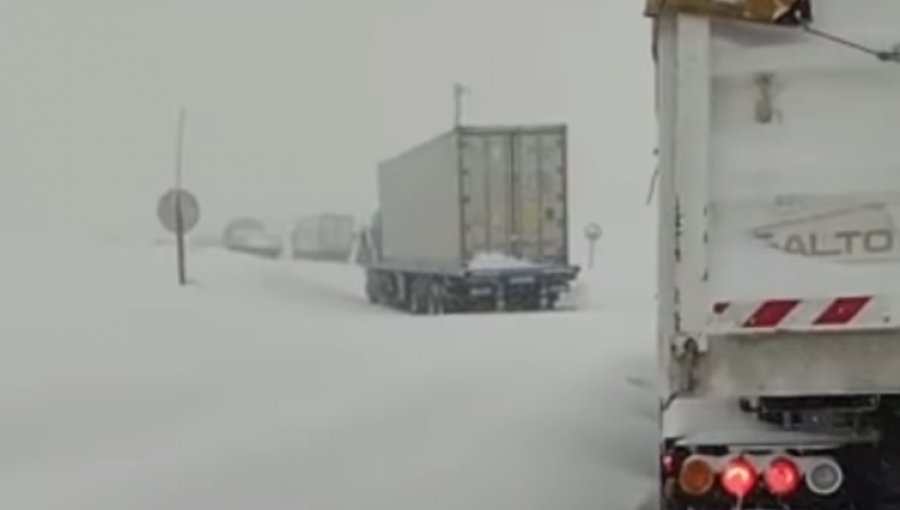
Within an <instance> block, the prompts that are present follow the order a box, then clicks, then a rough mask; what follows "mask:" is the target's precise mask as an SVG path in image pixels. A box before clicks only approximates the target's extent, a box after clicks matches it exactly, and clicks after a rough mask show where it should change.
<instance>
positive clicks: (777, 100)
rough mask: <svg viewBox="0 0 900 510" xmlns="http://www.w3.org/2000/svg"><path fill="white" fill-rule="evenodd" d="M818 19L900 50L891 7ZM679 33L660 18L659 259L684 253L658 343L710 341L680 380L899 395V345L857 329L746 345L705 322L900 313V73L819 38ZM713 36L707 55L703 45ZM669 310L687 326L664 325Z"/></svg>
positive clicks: (819, 5)
mask: <svg viewBox="0 0 900 510" xmlns="http://www.w3.org/2000/svg"><path fill="white" fill-rule="evenodd" d="M815 5H816V9H817V16H818V19H819V20H820V21H819V22H817V25H818V26H819V28H822V29H823V30H827V31H829V32H831V33H839V34H843V35H844V36H846V37H851V38H852V39H853V40H856V41H859V42H860V43H861V44H865V45H867V46H872V47H875V48H879V49H882V48H883V49H889V48H890V47H891V46H892V45H894V44H897V43H898V42H900V39H898V36H897V35H896V29H895V27H894V26H893V25H892V23H893V20H896V19H897V16H900V4H898V3H897V2H895V1H892V0H870V1H869V2H866V9H865V10H861V9H856V8H855V7H853V6H852V5H851V4H850V3H847V2H846V1H842V0H820V1H818V2H816V4H815ZM678 19H679V21H678V23H677V25H676V27H674V28H675V31H674V33H672V30H671V29H672V28H673V27H672V26H671V24H668V21H670V20H661V21H667V24H666V25H661V30H660V35H661V36H660V38H659V44H660V50H661V51H660V55H661V56H662V57H661V58H663V60H664V62H662V63H661V65H660V67H659V68H658V71H659V74H658V79H659V84H660V98H661V99H663V100H665V102H664V106H665V108H664V109H663V110H662V111H661V119H660V129H661V132H660V137H661V148H662V149H663V154H662V156H663V159H664V160H663V165H662V168H663V176H664V179H663V180H661V181H660V182H661V196H663V197H665V198H666V200H665V201H664V202H661V211H660V213H661V219H663V220H665V219H666V218H670V220H669V221H662V222H661V228H663V229H671V231H669V232H668V233H667V234H665V235H662V236H661V240H662V241H664V242H661V243H660V249H661V250H672V252H671V253H670V252H668V251H663V252H661V253H660V259H661V261H662V266H661V268H660V272H661V278H662V280H661V284H660V290H661V291H663V292H667V291H669V290H670V288H669V287H668V286H669V285H674V288H673V289H671V290H673V291H674V292H672V294H673V296H664V299H666V303H668V304H667V305H666V306H664V307H661V308H660V314H661V321H660V322H661V324H664V325H665V327H664V330H663V331H661V335H660V337H661V343H662V345H663V347H664V348H665V347H669V346H670V343H669V342H671V340H672V339H673V337H674V338H676V339H677V338H682V339H684V338H687V337H696V336H700V338H698V341H699V343H700V346H701V350H702V347H703V346H704V343H705V344H706V345H708V351H706V352H705V353H702V352H701V353H700V356H699V357H698V358H696V359H694V358H692V357H691V356H686V357H684V358H681V360H680V361H676V360H672V363H671V364H670V365H669V368H673V372H672V373H671V374H670V375H671V376H672V379H671V380H670V381H669V382H670V383H672V384H673V385H674V386H675V387H677V388H681V389H685V386H684V384H683V383H685V382H686V381H687V382H689V383H690V384H689V385H688V386H687V387H688V388H689V389H694V390H695V391H696V393H697V394H703V395H721V396H736V395H741V394H778V395H789V394H791V393H792V392H793V393H797V394H802V393H803V392H827V393H841V392H859V391H867V389H869V390H872V391H882V390H885V389H888V390H889V391H898V390H897V388H900V372H897V371H896V370H895V369H894V368H893V363H894V362H893V361H892V360H893V359H895V358H896V356H897V355H898V353H900V335H898V334H897V333H892V332H881V333H878V334H874V333H868V332H862V331H859V329H860V328H857V330H854V329H853V328H854V325H853V324H848V325H847V327H846V328H843V331H841V332H830V333H823V332H819V331H810V332H807V333H805V334H804V335H799V334H789V333H786V332H781V333H778V334H774V335H772V334H769V335H766V336H765V337H761V336H754V335H744V336H741V337H740V338H736V337H733V336H730V335H722V334H721V332H718V331H716V330H714V329H712V328H711V324H710V323H708V322H707V321H708V320H709V319H708V318H709V317H710V311H711V310H713V304H714V303H718V302H754V301H766V300H778V299H787V300H792V299H797V300H813V301H816V300H827V299H829V298H835V297H839V296H857V295H867V296H869V295H870V296H873V298H875V299H877V300H878V301H879V302H881V301H885V302H889V303H897V302H898V299H897V298H898V293H900V292H898V290H897V288H896V282H897V281H898V279H900V255H898V253H900V249H897V243H896V241H895V239H896V238H897V236H898V235H900V231H898V229H897V226H896V225H897V224H898V222H900V181H898V180H897V178H896V175H897V170H898V164H897V161H898V151H897V144H896V140H895V139H896V136H895V135H894V134H895V133H896V131H897V127H898V126H900V120H898V119H900V99H898V95H897V94H896V90H898V87H900V73H898V72H897V66H896V64H895V63H891V62H880V61H879V60H878V59H876V58H874V57H872V56H871V55H867V54H864V53H859V52H854V51H852V50H849V49H847V48H840V47H835V46H834V45H833V44H829V43H827V42H826V41H822V40H821V39H818V38H814V37H812V36H804V37H800V38H796V37H792V38H789V39H785V38H780V37H775V34H776V32H775V30H776V29H771V28H766V27H754V29H753V30H747V28H746V27H736V26H735V25H734V24H733V23H728V22H721V21H713V22H712V24H713V27H712V28H713V30H712V31H711V32H710V31H709V30H708V29H707V28H706V27H704V26H700V25H701V24H703V23H708V22H709V20H708V19H706V18H692V17H687V16H683V15H682V16H679V18H678ZM738 32H739V33H738ZM709 35H711V40H710V45H709V47H708V48H705V47H703V46H705V44H704V45H701V44H694V43H698V42H699V40H700V39H706V38H707V37H709ZM738 35H739V37H738ZM770 35H771V37H770ZM762 40H765V41H766V42H767V43H768V44H757V43H756V42H758V41H762ZM755 41H756V42H755ZM838 97H839V98H840V100H839V101H836V100H835V98H838ZM861 126H864V127H865V129H861ZM669 144H674V146H673V147H669V146H668V145H669ZM673 239H675V240H677V241H676V245H675V246H672V240H673ZM670 299H671V300H672V301H669V300H670ZM673 310H674V311H675V312H676V313H678V314H679V315H676V316H675V317H666V315H667V314H670V313H672V311H673ZM798 310H799V309H798ZM791 313H799V312H791ZM886 314H887V316H888V317H896V316H900V309H897V307H896V306H893V308H892V309H891V310H888V311H887V312H886ZM703 317H706V318H703ZM789 318H790V317H789ZM793 318H794V319H796V317H793ZM701 319H702V320H701ZM698 334H699V335H698ZM676 345H677V346H681V344H676ZM672 354H673V355H674V356H675V357H676V358H677V357H678V356H679V355H682V354H685V352H684V351H683V350H679V349H674V350H673V351H672ZM835 367H839V369H838V368H835ZM673 389H675V388H673ZM687 393H690V391H687Z"/></svg>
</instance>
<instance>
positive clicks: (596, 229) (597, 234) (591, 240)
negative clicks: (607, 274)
mask: <svg viewBox="0 0 900 510" xmlns="http://www.w3.org/2000/svg"><path fill="white" fill-rule="evenodd" d="M602 236H603V228H602V227H600V225H598V224H596V223H589V224H588V225H587V226H585V227H584V237H585V238H587V241H588V269H594V255H595V254H596V250H597V241H599V240H600V238H601V237H602Z"/></svg>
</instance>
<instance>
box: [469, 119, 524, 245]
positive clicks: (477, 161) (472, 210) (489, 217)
mask: <svg viewBox="0 0 900 510" xmlns="http://www.w3.org/2000/svg"><path fill="white" fill-rule="evenodd" d="M511 168H512V141H511V138H510V136H509V135H506V134H503V133H500V134H493V133H484V134H472V135H466V136H464V137H463V140H462V177H463V181H462V182H463V197H462V200H463V211H464V212H463V221H464V225H463V230H464V239H465V251H466V253H465V254H464V258H465V259H470V258H472V257H474V256H475V255H477V254H479V253H490V252H499V253H508V251H509V243H508V240H509V237H510V232H511V228H512V225H511V222H510V208H511V200H510V182H511V178H512V170H511Z"/></svg>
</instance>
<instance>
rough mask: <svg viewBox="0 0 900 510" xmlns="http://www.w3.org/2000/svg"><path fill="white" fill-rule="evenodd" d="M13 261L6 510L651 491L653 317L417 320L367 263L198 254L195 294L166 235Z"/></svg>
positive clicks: (10, 255) (0, 300)
mask: <svg viewBox="0 0 900 510" xmlns="http://www.w3.org/2000/svg"><path fill="white" fill-rule="evenodd" d="M4 250H5V253H4V254H3V256H2V257H3V259H2V264H0V282H2V283H0V310H2V317H3V318H2V320H0V342H2V345H3V353H4V356H3V358H2V361H0V430H2V433H0V452H2V454H0V472H2V473H3V475H2V476H0V508H19V509H54V510H56V509H66V510H70V509H79V510H80V509H91V510H97V509H129V510H139V509H154V510H157V509H167V510H176V509H177V510H181V509H184V510H188V509H190V510H205V509H209V510H213V509H215V510H231V509H234V510H237V509H253V510H268V509H295V510H296V509H300V510H305V509H309V510H355V509H359V510H381V509H384V510H406V509H409V510H413V509H415V510H424V509H429V510H438V509H447V510H450V509H454V510H456V509H459V510H480V509H484V510H501V509H503V510H506V509H517V510H528V509H534V510H546V509H556V510H563V509H571V510H586V509H592V508H603V509H624V510H629V509H633V508H635V507H636V505H637V504H638V503H639V502H640V501H641V500H643V499H644V498H645V496H646V495H647V494H648V493H649V492H651V491H652V490H653V486H654V480H653V479H652V471H653V466H654V452H655V448H656V430H657V429H656V427H657V424H656V420H655V415H654V408H655V400H654V398H653V395H652V394H651V393H650V392H649V391H650V390H647V389H645V388H641V387H639V385H635V384H633V383H629V380H633V379H635V378H637V379H640V378H645V377H647V376H648V375H647V374H649V373H650V372H651V365H652V360H651V353H652V351H653V346H652V339H653V323H652V314H651V313H650V308H649V306H648V307H640V308H634V307H633V306H630V307H620V308H615V307H613V306H604V307H595V308H594V309H592V310H589V311H582V312H559V313H536V314H510V315H493V314H492V315H472V316H447V317H437V318H435V317H411V316H406V315H401V314H397V313H394V312H391V311H387V310H383V309H379V308H375V307H372V306H370V305H369V304H368V303H367V302H366V301H365V300H364V299H363V297H362V292H361V288H362V287H361V274H360V272H359V271H358V270H357V269H356V268H354V267H352V266H342V265H337V264H327V263H321V264H310V263H297V262H293V261H286V260H281V261H272V260H263V259H257V258H253V257H251V256H246V255H237V254H232V253H227V252H225V251H221V250H218V249H212V248H210V249H202V250H196V251H194V252H192V253H191V255H190V258H189V265H190V267H189V271H190V275H191V278H192V280H193V284H192V285H191V286H190V287H187V288H177V287H176V286H175V285H174V280H175V272H174V261H173V260H172V259H173V257H172V254H171V253H170V248H169V247H166V246H150V245H149V244H148V245H146V246H144V245H140V244H130V245H128V244H108V245H100V244H87V243H75V242H70V243H67V244H59V243H57V244H52V243H44V244H40V243H28V244H24V245H19V246H16V247H13V248H11V249H10V248H8V247H5V248H4ZM6 250H9V251H6ZM579 289H580V290H579V292H581V293H582V294H583V295H585V296H586V295H588V294H587V291H588V290H594V289H590V285H589V282H588V283H587V284H584V285H581V286H580V287H579ZM593 302H594V303H596V302H597V301H596V300H594V301H593Z"/></svg>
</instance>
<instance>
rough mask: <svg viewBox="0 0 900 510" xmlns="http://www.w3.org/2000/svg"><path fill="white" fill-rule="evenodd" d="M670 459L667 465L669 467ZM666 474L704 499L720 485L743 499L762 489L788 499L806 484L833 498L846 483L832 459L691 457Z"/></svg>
mask: <svg viewBox="0 0 900 510" xmlns="http://www.w3.org/2000/svg"><path fill="white" fill-rule="evenodd" d="M666 459H667V457H664V461H663V462H664V464H669V462H667V461H666ZM666 472H667V473H668V474H669V476H672V477H676V480H677V484H678V488H679V489H680V490H681V492H682V493H683V494H685V495H687V496H693V497H700V496H704V495H706V494H709V493H710V492H712V491H713V490H714V489H715V488H716V486H717V484H718V486H719V487H721V489H722V490H723V491H725V492H726V493H728V494H729V495H731V496H732V497H734V498H736V499H739V500H742V499H744V498H747V497H748V496H750V495H752V494H754V492H755V491H756V490H758V489H760V490H763V491H765V492H766V493H768V494H770V495H772V496H775V497H779V498H786V497H790V496H792V495H794V494H796V493H797V491H798V489H800V488H801V486H802V485H804V484H805V485H806V487H807V488H808V489H809V491H810V492H811V493H813V494H815V495H817V496H830V495H832V494H834V493H835V492H837V491H838V489H840V487H841V485H842V484H843V482H844V473H843V471H842V470H841V467H840V466H839V465H838V463H837V462H835V461H834V460H833V459H831V458H829V457H793V456H789V455H768V456H734V455H732V456H726V457H713V456H706V455H691V456H689V457H687V458H685V459H684V460H683V461H682V462H681V463H680V465H678V466H671V468H670V469H667V470H666Z"/></svg>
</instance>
